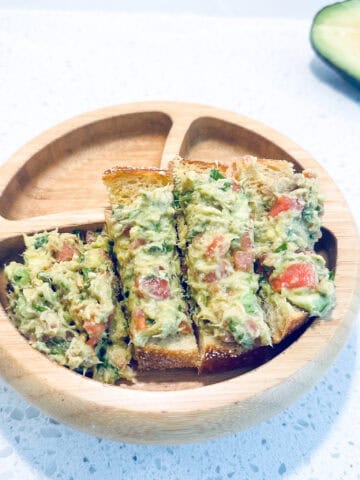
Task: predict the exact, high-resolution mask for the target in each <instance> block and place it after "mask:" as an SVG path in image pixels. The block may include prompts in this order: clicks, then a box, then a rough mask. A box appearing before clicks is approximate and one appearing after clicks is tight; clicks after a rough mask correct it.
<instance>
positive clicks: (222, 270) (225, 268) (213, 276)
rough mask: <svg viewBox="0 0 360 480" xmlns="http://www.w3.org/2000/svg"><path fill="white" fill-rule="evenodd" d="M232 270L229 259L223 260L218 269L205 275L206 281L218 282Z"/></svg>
mask: <svg viewBox="0 0 360 480" xmlns="http://www.w3.org/2000/svg"><path fill="white" fill-rule="evenodd" d="M230 270H231V265H230V263H229V262H228V261H227V260H223V261H222V262H220V264H219V266H218V268H217V270H216V271H214V272H209V273H207V274H206V275H204V277H203V280H204V282H206V283H213V282H216V281H217V280H220V279H221V278H224V277H226V276H227V274H228V273H229V271H230Z"/></svg>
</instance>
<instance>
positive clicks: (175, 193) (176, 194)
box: [173, 190, 180, 208]
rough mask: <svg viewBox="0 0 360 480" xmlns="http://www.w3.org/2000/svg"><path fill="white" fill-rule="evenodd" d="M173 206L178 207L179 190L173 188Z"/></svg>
mask: <svg viewBox="0 0 360 480" xmlns="http://www.w3.org/2000/svg"><path fill="white" fill-rule="evenodd" d="M173 204H174V208H180V192H179V190H174V202H173Z"/></svg>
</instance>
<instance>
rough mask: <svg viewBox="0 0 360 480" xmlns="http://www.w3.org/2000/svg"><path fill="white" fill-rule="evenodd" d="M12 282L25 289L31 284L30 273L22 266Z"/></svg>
mask: <svg viewBox="0 0 360 480" xmlns="http://www.w3.org/2000/svg"><path fill="white" fill-rule="evenodd" d="M12 280H13V282H15V283H17V284H18V285H19V286H20V287H24V286H25V285H27V284H28V283H29V282H30V275H29V272H28V271H27V270H26V268H25V267H24V266H23V265H20V266H19V268H17V270H16V271H15V272H14V274H13V278H12Z"/></svg>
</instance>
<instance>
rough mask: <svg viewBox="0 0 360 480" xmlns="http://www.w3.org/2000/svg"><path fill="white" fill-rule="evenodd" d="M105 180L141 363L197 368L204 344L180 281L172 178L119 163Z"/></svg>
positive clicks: (109, 222)
mask: <svg viewBox="0 0 360 480" xmlns="http://www.w3.org/2000/svg"><path fill="white" fill-rule="evenodd" d="M103 181H104V183H105V185H106V187H107V189H108V191H109V197H110V202H111V206H112V210H111V212H107V214H106V217H107V220H106V223H107V229H108V232H109V235H110V236H111V238H112V239H113V241H114V253H115V255H116V258H117V263H118V270H119V275H120V279H121V282H122V288H123V292H124V306H125V310H126V313H127V316H128V319H129V330H130V338H131V341H132V344H133V346H134V352H135V359H136V360H137V363H138V368H139V369H140V370H152V369H167V368H193V367H196V366H197V362H198V348H197V343H196V339H195V335H194V332H193V329H192V323H191V319H190V317H189V315H188V312H187V304H186V302H185V299H184V293H183V290H182V286H181V282H180V261H179V256H178V253H177V247H176V244H177V235H176V229H175V221H174V213H175V211H174V206H173V203H174V196H173V182H172V177H171V175H170V174H169V173H168V172H166V171H161V170H154V169H131V168H115V169H111V170H108V171H106V172H105V173H104V175H103Z"/></svg>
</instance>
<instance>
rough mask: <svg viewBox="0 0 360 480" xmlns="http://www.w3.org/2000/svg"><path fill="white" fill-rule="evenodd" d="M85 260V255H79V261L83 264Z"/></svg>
mask: <svg viewBox="0 0 360 480" xmlns="http://www.w3.org/2000/svg"><path fill="white" fill-rule="evenodd" d="M84 260H85V255H84V254H83V253H80V255H79V261H80V262H83V261H84Z"/></svg>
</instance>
